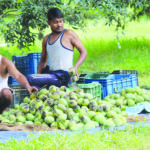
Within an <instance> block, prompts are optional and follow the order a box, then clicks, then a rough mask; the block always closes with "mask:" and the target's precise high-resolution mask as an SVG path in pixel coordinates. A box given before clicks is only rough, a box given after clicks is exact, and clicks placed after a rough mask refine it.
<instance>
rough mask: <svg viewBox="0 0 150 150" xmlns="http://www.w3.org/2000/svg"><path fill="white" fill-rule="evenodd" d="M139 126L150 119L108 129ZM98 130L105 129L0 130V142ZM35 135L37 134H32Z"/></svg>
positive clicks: (147, 124)
mask: <svg viewBox="0 0 150 150" xmlns="http://www.w3.org/2000/svg"><path fill="white" fill-rule="evenodd" d="M139 126H150V121H142V122H128V123H127V124H126V125H123V126H119V127H110V128H109V129H108V130H109V131H111V132H113V131H115V130H125V129H127V128H128V127H139ZM98 131H100V132H102V131H103V129H102V128H101V127H98V128H94V129H89V130H86V131H82V130H79V131H67V130H64V131H62V130H57V131H54V130H53V131H0V143H3V144H5V143H6V142H7V141H10V140H12V139H15V140H18V141H19V140H25V141H26V140H27V139H28V140H32V139H33V138H34V137H35V136H36V137H37V136H39V135H40V134H41V133H44V132H47V133H49V134H50V135H55V134H56V133H59V134H75V133H82V132H86V133H91V134H95V133H97V132H98ZM31 134H32V135H35V136H31Z"/></svg>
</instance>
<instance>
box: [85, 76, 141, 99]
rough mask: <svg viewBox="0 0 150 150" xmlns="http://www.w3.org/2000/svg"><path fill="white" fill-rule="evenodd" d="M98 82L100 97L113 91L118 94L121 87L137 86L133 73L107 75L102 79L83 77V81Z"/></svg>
mask: <svg viewBox="0 0 150 150" xmlns="http://www.w3.org/2000/svg"><path fill="white" fill-rule="evenodd" d="M92 82H98V83H100V84H101V85H102V99H104V98H105V97H106V96H108V95H111V94H113V93H118V94H120V91H121V89H126V88H127V87H132V88H134V87H136V86H138V80H137V76H136V75H135V74H116V75H108V76H107V77H106V78H103V79H85V83H92Z"/></svg>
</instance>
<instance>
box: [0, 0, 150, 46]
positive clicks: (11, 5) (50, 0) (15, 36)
mask: <svg viewBox="0 0 150 150" xmlns="http://www.w3.org/2000/svg"><path fill="white" fill-rule="evenodd" d="M51 7H58V8H60V9H61V10H62V12H63V14H64V20H65V21H66V22H68V23H69V24H70V25H72V27H73V28H79V27H83V26H85V24H86V21H87V19H99V18H103V19H105V22H106V25H115V26H116V30H117V31H118V30H119V29H122V30H124V29H125V27H126V24H127V22H128V21H131V20H135V19H136V18H138V17H140V16H141V15H144V14H146V15H148V16H149V15H150V5H149V0H7V1H5V0H1V3H0V23H1V27H0V30H1V33H2V34H3V36H4V38H5V41H6V42H7V43H12V44H14V43H17V44H18V46H19V47H20V48H22V47H28V46H30V45H31V44H33V43H34V41H35V39H36V38H37V37H38V38H39V39H41V38H43V34H42V31H43V29H45V28H46V27H47V18H46V16H47V11H48V9H49V8H51ZM8 16H9V20H8V21H6V18H8Z"/></svg>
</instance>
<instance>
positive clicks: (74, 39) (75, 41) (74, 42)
mask: <svg viewBox="0 0 150 150" xmlns="http://www.w3.org/2000/svg"><path fill="white" fill-rule="evenodd" d="M69 32H70V34H71V37H72V38H71V43H72V45H73V46H74V47H76V48H77V50H78V51H79V53H80V55H79V58H78V60H77V62H76V64H75V65H74V68H75V70H76V74H77V69H78V67H79V66H80V65H81V64H82V63H83V61H84V59H85V58H86V56H87V51H86V49H85V48H84V46H83V44H82V42H81V41H80V39H79V37H78V36H77V35H76V34H75V33H74V32H73V31H71V30H70V31H69Z"/></svg>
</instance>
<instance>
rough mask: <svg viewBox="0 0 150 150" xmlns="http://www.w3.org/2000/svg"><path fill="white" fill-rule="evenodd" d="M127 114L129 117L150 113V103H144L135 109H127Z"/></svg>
mask: <svg viewBox="0 0 150 150" xmlns="http://www.w3.org/2000/svg"><path fill="white" fill-rule="evenodd" d="M126 112H127V113H128V115H134V114H139V113H142V112H147V113H150V103H148V102H143V103H139V104H138V105H137V106H134V107H126Z"/></svg>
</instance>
